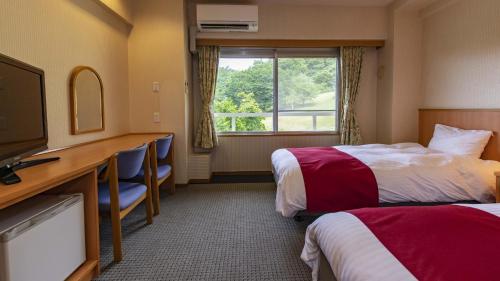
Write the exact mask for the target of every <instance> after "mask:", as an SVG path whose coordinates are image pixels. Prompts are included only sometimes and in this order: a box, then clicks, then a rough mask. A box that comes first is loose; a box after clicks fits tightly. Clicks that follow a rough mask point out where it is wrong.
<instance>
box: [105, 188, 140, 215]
mask: <svg viewBox="0 0 500 281" xmlns="http://www.w3.org/2000/svg"><path fill="white" fill-rule="evenodd" d="M118 185H119V188H118V193H119V198H120V199H119V201H120V210H123V209H126V208H127V207H129V206H130V205H132V204H133V203H134V202H135V201H137V199H139V198H140V197H141V196H142V195H143V194H145V193H146V190H147V187H146V186H145V185H144V184H140V183H135V182H119V183H118ZM110 208H111V198H110V193H109V184H108V183H100V184H99V209H101V210H109V209H110Z"/></svg>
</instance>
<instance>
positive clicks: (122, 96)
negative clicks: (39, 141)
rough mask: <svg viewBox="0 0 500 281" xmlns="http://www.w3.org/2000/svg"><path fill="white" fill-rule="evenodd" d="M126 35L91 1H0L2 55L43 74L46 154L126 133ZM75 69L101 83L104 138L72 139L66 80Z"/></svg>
mask: <svg viewBox="0 0 500 281" xmlns="http://www.w3.org/2000/svg"><path fill="white" fill-rule="evenodd" d="M128 33H129V30H128V28H127V26H126V25H125V24H124V23H123V22H122V21H120V20H118V19H116V18H115V17H114V16H112V15H111V14H110V13H108V12H106V11H104V10H103V8H102V7H101V6H99V5H98V4H97V3H95V2H94V1H89V0H71V1H60V0H44V1H37V0H26V1H18V0H2V1H0V53H2V54H5V55H7V56H10V57H13V58H16V59H18V60H21V61H23V62H26V63H28V64H31V65H34V66H36V67H39V68H42V69H43V70H44V71H45V82H46V85H45V86H46V96H47V97H46V98H47V121H48V133H49V147H50V148H58V147H63V146H68V145H72V144H76V143H82V142H86V141H91V140H96V139H101V138H105V137H110V136H115V135H119V134H124V133H127V132H128V131H129V103H128V82H127V81H128V58H127V37H128ZM79 65H87V66H91V67H92V68H94V69H96V70H97V72H98V73H99V75H100V76H101V78H102V81H103V86H104V111H105V122H106V130H105V131H104V132H98V133H89V134H83V135H78V136H73V135H71V134H70V107H69V76H70V73H71V71H72V69H73V68H74V67H76V66H79Z"/></svg>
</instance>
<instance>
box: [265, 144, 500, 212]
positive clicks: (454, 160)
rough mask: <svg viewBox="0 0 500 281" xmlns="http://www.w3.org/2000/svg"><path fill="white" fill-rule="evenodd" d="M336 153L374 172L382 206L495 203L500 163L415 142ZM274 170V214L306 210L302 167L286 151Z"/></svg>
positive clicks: (277, 153) (274, 160)
mask: <svg viewBox="0 0 500 281" xmlns="http://www.w3.org/2000/svg"><path fill="white" fill-rule="evenodd" d="M335 148H337V149H339V150H341V151H343V152H346V153H348V154H350V155H352V156H354V157H356V158H357V159H359V160H360V161H362V162H363V163H365V164H366V165H367V166H369V167H370V168H371V169H372V171H373V173H374V175H375V178H376V180H377V184H378V188H379V201H380V202H381V203H398V202H456V201H462V200H476V201H479V202H482V203H488V202H494V190H495V176H494V172H495V171H500V162H497V161H486V160H481V159H475V158H472V157H466V156H458V155H451V154H445V153H442V152H438V151H433V150H431V149H428V148H426V147H424V146H422V145H420V144H417V143H400V144H393V145H383V144H368V145H360V146H335ZM272 165H273V171H274V173H275V179H276V184H277V186H278V188H277V194H276V210H277V211H278V212H280V213H281V214H282V215H283V216H286V217H293V216H294V215H295V214H296V213H297V212H299V211H302V210H305V209H306V206H307V202H306V193H305V186H304V180H303V178H302V172H301V170H300V165H299V163H298V162H297V159H296V158H295V156H294V155H293V154H292V153H291V152H289V151H288V150H286V149H279V150H276V151H275V152H274V153H273V154H272Z"/></svg>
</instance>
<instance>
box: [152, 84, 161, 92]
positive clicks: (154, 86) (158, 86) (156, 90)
mask: <svg viewBox="0 0 500 281" xmlns="http://www.w3.org/2000/svg"><path fill="white" fill-rule="evenodd" d="M159 92H160V82H153V93H159Z"/></svg>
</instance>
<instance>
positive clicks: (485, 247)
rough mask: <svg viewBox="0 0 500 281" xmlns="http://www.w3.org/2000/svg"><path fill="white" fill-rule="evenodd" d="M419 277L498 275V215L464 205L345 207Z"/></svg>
mask: <svg viewBox="0 0 500 281" xmlns="http://www.w3.org/2000/svg"><path fill="white" fill-rule="evenodd" d="M349 213H351V214H353V215H355V216H356V217H358V218H359V219H360V220H361V221H362V222H363V223H364V224H365V225H366V226H367V227H368V228H369V229H370V230H371V232H372V233H373V234H374V235H375V236H376V237H377V238H378V240H379V241H380V242H381V243H382V244H383V245H384V246H385V247H386V248H387V249H388V250H389V252H391V253H392V254H393V255H394V257H396V258H397V259H398V260H399V261H400V262H401V264H403V265H404V266H405V267H406V268H407V269H408V271H410V272H411V273H412V274H413V275H414V276H415V277H416V278H417V279H418V280H424V281H426V280H429V281H431V280H432V281H435V280H453V281H461V280H464V281H465V280H498V279H499V277H498V261H499V260H500V250H499V245H500V218H499V217H497V216H495V215H492V214H490V213H488V212H485V211H481V210H477V209H474V208H470V207H463V206H454V205H448V206H437V207H436V206H435V207H398V208H377V209H360V210H353V211H349Z"/></svg>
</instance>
